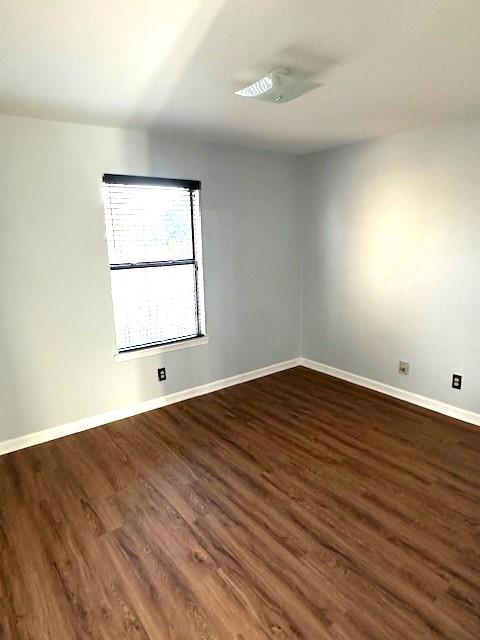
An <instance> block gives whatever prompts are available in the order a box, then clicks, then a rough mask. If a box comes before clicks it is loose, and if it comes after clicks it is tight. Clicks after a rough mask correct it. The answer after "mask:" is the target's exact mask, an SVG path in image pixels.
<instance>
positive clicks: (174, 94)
mask: <svg viewBox="0 0 480 640" xmlns="http://www.w3.org/2000/svg"><path fill="white" fill-rule="evenodd" d="M0 12H1V13H0V111H1V112H4V113H9V114H20V115H31V116H36V117H40V118H47V119H56V120H67V121H75V122H86V123H92V124H103V125H112V126H117V125H120V126H128V127H148V128H154V129H158V130H159V131H163V130H166V129H168V130H172V131H174V132H176V133H179V132H183V133H185V134H189V135H198V136H201V137H205V138H207V139H212V140H219V141H224V142H235V143H241V144H248V145H252V146H258V147H263V148H271V149H280V150H287V151H292V152H296V153H306V152H310V151H315V150H317V149H321V148H325V147H331V146H335V145H337V144H343V143H345V142H349V141H352V140H358V139H362V138H366V137H372V136H379V135H384V134H387V133H391V132H394V131H399V130H402V129H406V128H411V127H416V126H421V125H424V124H431V123H435V122H441V121H445V120H449V119H455V118H466V117H477V116H480V73H479V71H480V0H169V1H167V0H82V2H79V1H78V0H2V2H1V4H0ZM275 66H287V67H290V68H302V69H305V70H307V71H310V72H312V73H314V74H315V76H316V77H317V78H318V79H320V80H321V81H323V82H324V83H325V86H323V87H322V88H320V89H318V90H316V91H313V92H311V93H309V94H307V95H305V96H303V97H301V98H299V99H298V100H295V101H293V102H289V103H287V104H282V105H274V104H270V103H267V102H260V101H255V100H253V101H252V100H248V99H246V98H241V97H239V96H235V95H234V91H235V90H236V89H238V88H239V87H241V86H242V85H243V84H247V83H248V82H250V81H252V80H254V79H256V78H257V77H258V76H260V75H264V74H265V72H266V71H268V70H269V69H271V68H272V67H275Z"/></svg>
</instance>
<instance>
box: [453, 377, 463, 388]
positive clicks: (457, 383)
mask: <svg viewBox="0 0 480 640" xmlns="http://www.w3.org/2000/svg"><path fill="white" fill-rule="evenodd" d="M461 388H462V376H459V375H458V373H454V374H453V376H452V389H461Z"/></svg>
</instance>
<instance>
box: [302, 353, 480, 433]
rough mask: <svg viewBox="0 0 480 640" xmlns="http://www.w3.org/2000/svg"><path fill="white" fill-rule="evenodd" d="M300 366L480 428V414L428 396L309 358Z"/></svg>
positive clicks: (303, 360)
mask: <svg viewBox="0 0 480 640" xmlns="http://www.w3.org/2000/svg"><path fill="white" fill-rule="evenodd" d="M299 364H300V365H301V366H303V367H308V368H309V369H314V370H315V371H320V372H321V373H326V374H328V375H329V376H334V377H335V378H341V379H342V380H346V381H347V382H352V383H353V384H358V385H360V386H361V387H366V388H367V389H373V390H374V391H379V392H380V393H384V394H385V395H387V396H391V397H392V398H398V399H399V400H405V401H406V402H410V403H411V404H415V405H417V406H419V407H424V408H425V409H430V410H431V411H436V412H437V413H442V414H443V415H445V416H449V417H451V418H456V419H457V420H463V421H464V422H469V423H471V424H474V425H476V426H480V413H475V412H473V411H467V410H466V409H460V407H454V406H453V405H451V404H447V403H445V402H440V401H439V400H434V399H433V398H427V397H426V396H421V395H418V394H417V393H412V392H411V391H405V389H399V388H398V387H392V386H390V385H388V384H384V383H383V382H378V381H377V380H371V379H370V378H364V377H363V376H359V375H357V374H356V373H350V372H349V371H343V370H342V369H336V368H335V367H331V366H330V365H328V364H322V363H321V362H315V361H314V360H309V359H308V358H300V359H299Z"/></svg>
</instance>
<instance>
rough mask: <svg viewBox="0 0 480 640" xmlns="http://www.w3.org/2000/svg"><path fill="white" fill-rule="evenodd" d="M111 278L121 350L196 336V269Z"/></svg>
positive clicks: (138, 272) (166, 269) (144, 271)
mask: <svg viewBox="0 0 480 640" xmlns="http://www.w3.org/2000/svg"><path fill="white" fill-rule="evenodd" d="M110 274H111V277H112V294H113V307H114V313H115V329H116V333H117V346H118V348H119V349H126V348H129V347H130V348H131V347H135V346H141V345H145V344H149V343H152V342H163V341H166V340H173V339H176V338H183V337H191V336H194V335H197V319H196V296H195V267H194V266H193V265H191V264H187V265H174V266H166V267H148V268H143V269H120V270H114V271H111V272H110Z"/></svg>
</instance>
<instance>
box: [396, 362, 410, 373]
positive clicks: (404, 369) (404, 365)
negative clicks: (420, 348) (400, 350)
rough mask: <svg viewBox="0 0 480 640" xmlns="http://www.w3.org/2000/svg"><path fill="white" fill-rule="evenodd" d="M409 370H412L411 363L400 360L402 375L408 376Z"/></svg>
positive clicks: (399, 365) (399, 370)
mask: <svg viewBox="0 0 480 640" xmlns="http://www.w3.org/2000/svg"><path fill="white" fill-rule="evenodd" d="M409 371H410V363H409V362H403V360H400V362H399V363H398V373H401V374H402V376H408V373H409Z"/></svg>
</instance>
